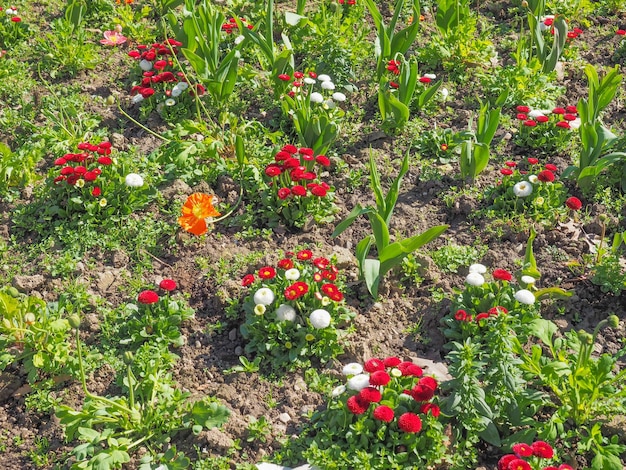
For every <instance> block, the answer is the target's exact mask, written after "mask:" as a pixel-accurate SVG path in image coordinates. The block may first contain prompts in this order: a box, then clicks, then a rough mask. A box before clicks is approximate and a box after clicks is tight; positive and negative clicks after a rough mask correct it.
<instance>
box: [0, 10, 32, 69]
mask: <svg viewBox="0 0 626 470" xmlns="http://www.w3.org/2000/svg"><path fill="white" fill-rule="evenodd" d="M26 36H28V26H27V25H26V24H25V23H24V22H23V21H22V17H21V16H19V14H18V11H17V7H15V6H10V7H7V8H3V7H0V57H2V56H4V54H6V51H5V50H4V49H10V48H11V47H13V46H14V45H15V44H16V43H17V42H18V41H19V40H20V39H22V38H25V37H26Z"/></svg>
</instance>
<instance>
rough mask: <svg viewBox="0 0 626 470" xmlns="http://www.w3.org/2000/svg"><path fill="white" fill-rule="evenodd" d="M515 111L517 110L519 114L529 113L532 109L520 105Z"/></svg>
mask: <svg viewBox="0 0 626 470" xmlns="http://www.w3.org/2000/svg"><path fill="white" fill-rule="evenodd" d="M515 109H516V111H517V112H518V113H529V112H530V108H529V107H528V106H522V105H520V106H518V107H516V108H515Z"/></svg>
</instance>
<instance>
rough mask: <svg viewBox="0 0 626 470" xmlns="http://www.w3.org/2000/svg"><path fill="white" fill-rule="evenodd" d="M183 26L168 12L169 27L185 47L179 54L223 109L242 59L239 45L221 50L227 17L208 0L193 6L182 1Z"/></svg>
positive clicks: (191, 0)
mask: <svg viewBox="0 0 626 470" xmlns="http://www.w3.org/2000/svg"><path fill="white" fill-rule="evenodd" d="M184 12H185V14H184V15H183V18H182V25H181V24H180V23H179V20H178V17H177V16H176V15H175V14H174V13H173V12H170V13H168V15H167V17H168V20H169V24H170V27H171V28H172V29H173V30H174V34H175V36H176V38H177V39H178V41H179V42H181V43H182V44H184V45H185V47H183V48H181V52H182V53H183V55H184V56H185V58H186V59H187V60H188V61H189V64H190V65H191V68H192V69H193V71H194V72H195V74H196V76H197V77H198V78H199V79H200V81H201V83H202V84H203V85H204V86H205V87H206V89H207V91H208V93H209V95H210V96H211V98H212V99H213V104H214V105H215V106H217V107H218V108H223V107H224V106H225V104H226V102H227V100H228V99H229V97H230V95H231V94H232V92H233V90H234V89H235V84H236V83H237V75H238V70H239V58H240V57H241V53H240V48H241V44H238V45H237V44H233V46H232V47H231V48H230V50H226V51H224V50H222V47H221V46H222V44H223V40H222V35H223V34H224V33H223V30H222V25H223V24H224V22H225V20H226V17H225V16H224V14H223V13H222V12H221V11H220V9H219V7H217V6H216V5H213V4H212V3H211V2H208V1H207V0H202V1H201V2H200V3H198V4H196V2H195V1H194V0H185V7H184Z"/></svg>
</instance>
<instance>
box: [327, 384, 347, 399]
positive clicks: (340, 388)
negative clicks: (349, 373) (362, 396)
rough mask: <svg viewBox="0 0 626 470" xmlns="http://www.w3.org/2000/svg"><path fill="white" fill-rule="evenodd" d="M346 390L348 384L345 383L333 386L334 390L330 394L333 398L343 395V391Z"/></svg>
mask: <svg viewBox="0 0 626 470" xmlns="http://www.w3.org/2000/svg"><path fill="white" fill-rule="evenodd" d="M345 391H346V386H345V385H339V386H337V387H335V388H333V391H332V392H330V396H332V397H333V398H337V397H338V396H339V395H343V393H344V392H345Z"/></svg>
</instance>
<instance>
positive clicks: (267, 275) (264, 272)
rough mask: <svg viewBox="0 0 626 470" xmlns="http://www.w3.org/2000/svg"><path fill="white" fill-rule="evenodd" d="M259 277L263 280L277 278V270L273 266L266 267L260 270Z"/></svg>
mask: <svg viewBox="0 0 626 470" xmlns="http://www.w3.org/2000/svg"><path fill="white" fill-rule="evenodd" d="M259 277H260V278H261V279H273V278H275V277H276V270H275V269H274V268H272V267H271V266H265V267H263V268H261V269H259Z"/></svg>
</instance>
